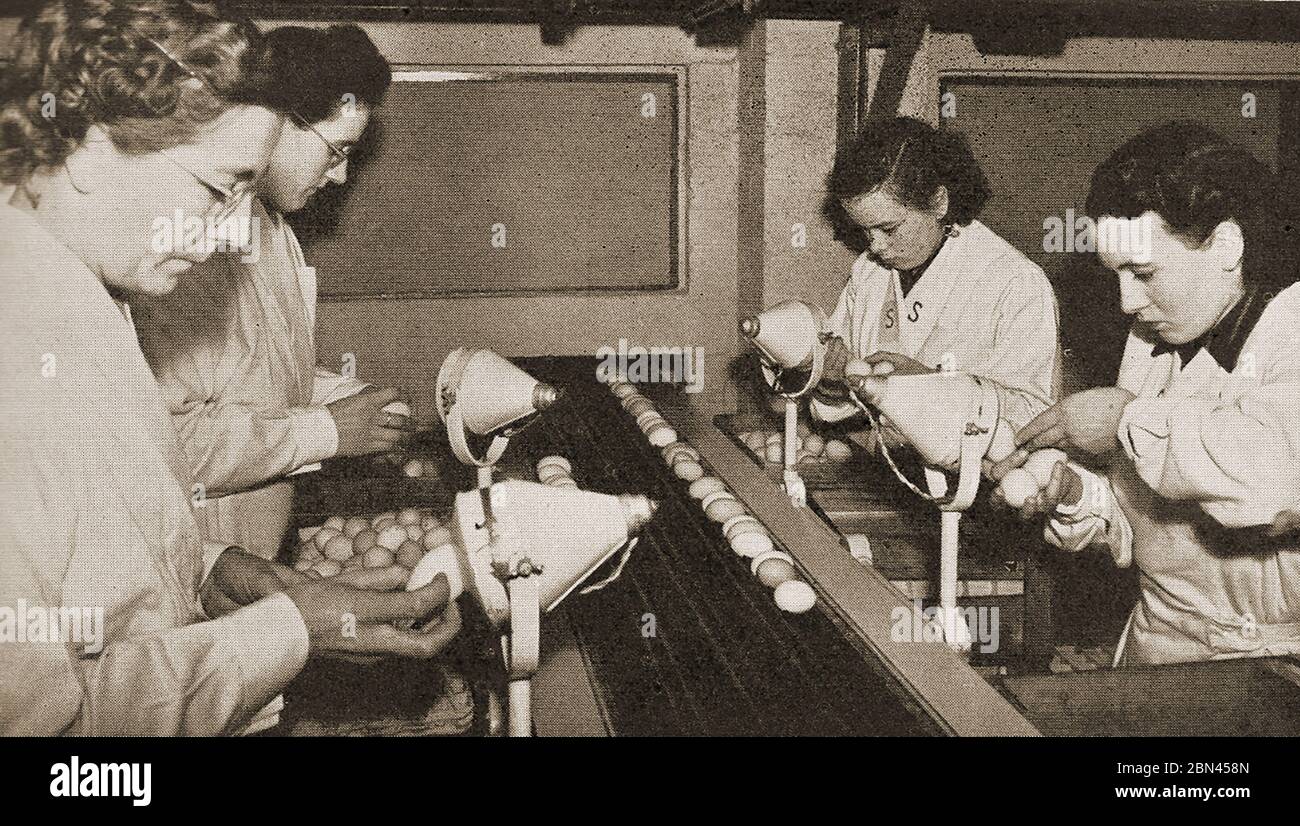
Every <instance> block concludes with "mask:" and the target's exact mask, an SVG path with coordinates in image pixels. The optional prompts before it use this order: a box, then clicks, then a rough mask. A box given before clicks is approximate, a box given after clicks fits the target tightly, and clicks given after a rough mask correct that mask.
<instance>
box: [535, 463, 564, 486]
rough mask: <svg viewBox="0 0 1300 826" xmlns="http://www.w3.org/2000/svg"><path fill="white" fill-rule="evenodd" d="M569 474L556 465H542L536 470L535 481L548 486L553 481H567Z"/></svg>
mask: <svg viewBox="0 0 1300 826" xmlns="http://www.w3.org/2000/svg"><path fill="white" fill-rule="evenodd" d="M568 476H569V472H568V471H567V470H565V469H564V468H562V467H559V466H558V465H544V466H543V467H541V468H538V470H537V481H539V482H541V483H542V484H543V485H549V484H550V483H551V481H552V480H553V479H567V478H568Z"/></svg>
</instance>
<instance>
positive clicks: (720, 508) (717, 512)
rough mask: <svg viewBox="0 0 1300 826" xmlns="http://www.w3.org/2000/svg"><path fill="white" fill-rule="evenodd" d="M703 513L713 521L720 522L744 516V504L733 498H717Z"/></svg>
mask: <svg viewBox="0 0 1300 826" xmlns="http://www.w3.org/2000/svg"><path fill="white" fill-rule="evenodd" d="M704 513H705V514H706V515H707V516H708V517H709V518H710V519H712V520H713V521H714V522H718V523H719V524H721V523H723V522H726V521H727V520H728V519H734V518H736V517H737V516H744V515H745V506H744V505H742V504H740V503H739V502H737V501H736V500H735V499H730V498H728V499H718V500H717V501H715V502H713V503H711V504H710V505H709V506H708V507H707V508H705V509H704Z"/></svg>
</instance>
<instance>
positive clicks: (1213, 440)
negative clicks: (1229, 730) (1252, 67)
mask: <svg viewBox="0 0 1300 826" xmlns="http://www.w3.org/2000/svg"><path fill="white" fill-rule="evenodd" d="M1279 202H1280V201H1279V200H1278V198H1277V193H1276V189H1275V186H1274V179H1273V175H1272V173H1271V172H1270V171H1269V170H1268V168H1267V167H1265V166H1264V165H1263V164H1262V163H1260V162H1259V161H1258V160H1256V159H1255V158H1254V157H1253V156H1251V155H1250V154H1249V153H1248V152H1246V151H1245V150H1243V149H1240V148H1238V147H1235V146H1233V145H1231V144H1229V143H1227V142H1226V141H1224V139H1223V138H1222V137H1221V136H1219V135H1218V134H1216V133H1215V132H1213V131H1211V130H1209V129H1207V128H1205V127H1203V126H1200V125H1197V124H1190V123H1171V124H1166V125H1164V126H1160V127H1156V128H1154V129H1152V130H1149V131H1147V132H1145V133H1143V134H1141V135H1138V136H1137V137H1135V138H1133V139H1132V140H1130V141H1128V142H1127V143H1125V144H1124V145H1123V146H1121V147H1119V149H1117V150H1116V151H1115V152H1114V153H1113V154H1112V155H1111V156H1110V157H1109V158H1108V159H1107V160H1106V161H1104V162H1103V163H1102V164H1101V165H1100V166H1099V167H1098V168H1097V170H1096V172H1095V173H1094V174H1093V178H1092V188H1091V191H1090V193H1089V196H1088V213H1089V215H1091V216H1093V218H1094V219H1096V220H1097V240H1098V257H1099V258H1100V259H1101V261H1102V262H1103V263H1104V264H1105V265H1106V266H1107V267H1108V268H1110V269H1111V270H1114V271H1115V273H1116V274H1117V275H1118V276H1119V291H1120V295H1121V297H1122V303H1123V307H1124V312H1126V313H1128V314H1129V315H1132V316H1134V324H1133V327H1132V329H1131V332H1130V334H1129V338H1128V343H1127V345H1126V348H1125V352H1124V357H1123V361H1122V362H1121V366H1120V373H1119V381H1118V383H1117V385H1116V386H1115V387H1102V388H1094V389H1092V390H1087V391H1084V392H1082V393H1076V394H1074V395H1072V396H1069V397H1067V398H1065V399H1063V400H1062V401H1061V402H1060V403H1059V404H1057V405H1055V406H1053V407H1052V408H1050V409H1049V410H1047V411H1046V412H1044V413H1043V414H1042V415H1041V416H1039V417H1038V418H1036V419H1035V420H1034V421H1032V422H1030V423H1029V425H1027V426H1026V427H1025V428H1024V429H1023V430H1022V431H1021V433H1019V434H1018V435H1017V441H1018V442H1020V443H1021V444H1022V445H1023V448H1022V449H1021V450H1019V451H1017V452H1016V453H1014V454H1012V456H1011V457H1010V458H1008V459H1007V460H1006V461H1005V462H1002V463H1001V464H999V465H998V466H997V467H995V468H994V469H993V471H992V472H993V475H994V476H995V477H997V478H1001V476H1002V475H1003V474H1005V472H1006V471H1008V470H1009V469H1010V468H1011V467H1014V466H1015V465H1017V464H1019V463H1020V462H1023V461H1024V459H1025V457H1026V455H1027V451H1030V450H1035V449H1038V448H1042V447H1049V446H1051V447H1058V448H1061V449H1064V450H1066V451H1067V452H1068V453H1071V454H1072V455H1073V456H1075V457H1076V458H1079V459H1082V460H1086V461H1087V462H1089V463H1091V464H1092V465H1093V466H1094V467H1100V468H1102V470H1103V472H1100V473H1094V472H1092V471H1090V470H1085V469H1083V468H1082V467H1079V466H1077V465H1076V466H1074V469H1072V467H1071V466H1069V465H1066V464H1065V463H1058V464H1057V465H1056V467H1055V468H1054V470H1053V476H1052V480H1051V482H1050V483H1049V484H1048V485H1047V487H1046V488H1045V489H1044V490H1043V491H1042V492H1040V493H1039V494H1038V495H1037V496H1035V497H1032V498H1031V500H1030V501H1029V502H1027V503H1026V505H1025V507H1024V508H1023V509H1022V512H1023V514H1024V515H1025V516H1026V517H1034V516H1037V515H1040V514H1043V513H1047V514H1048V516H1049V519H1048V522H1047V528H1046V536H1047V538H1048V540H1049V541H1052V542H1054V543H1055V544H1057V545H1059V546H1060V547H1062V548H1065V549H1067V550H1080V549H1082V548H1085V547H1089V546H1098V547H1102V548H1106V549H1108V550H1109V551H1110V552H1111V554H1112V555H1113V556H1114V558H1115V560H1116V562H1117V563H1118V564H1119V565H1121V566H1125V565H1129V564H1132V565H1134V566H1136V567H1137V569H1138V571H1139V574H1140V576H1139V583H1140V586H1141V595H1140V597H1139V600H1138V603H1137V605H1136V606H1135V608H1134V609H1133V613H1132V614H1131V616H1130V618H1129V623H1128V627H1127V628H1126V629H1125V633H1124V638H1123V639H1122V640H1121V643H1120V647H1119V651H1118V652H1117V654H1116V663H1117V664H1123V663H1142V664H1162V663H1174V662H1185V661H1191V660H1207V659H1227V658H1233V657H1250V656H1264V655H1274V654H1278V655H1280V654H1295V653H1297V652H1300V541H1298V540H1297V533H1296V530H1297V528H1300V414H1298V412H1297V411H1300V286H1294V285H1293V282H1294V281H1295V276H1296V264H1295V260H1294V257H1293V252H1292V250H1291V249H1290V245H1289V244H1288V242H1287V241H1286V233H1287V230H1288V229H1289V227H1288V225H1287V222H1286V221H1285V220H1284V219H1283V217H1282V216H1281V215H1280V214H1279V212H1278V209H1277V205H1278V204H1279Z"/></svg>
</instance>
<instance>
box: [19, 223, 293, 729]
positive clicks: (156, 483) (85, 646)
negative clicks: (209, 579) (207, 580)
mask: <svg viewBox="0 0 1300 826" xmlns="http://www.w3.org/2000/svg"><path fill="white" fill-rule="evenodd" d="M189 496H190V473H189V469H188V467H187V465H186V463H185V461H184V460H183V459H182V457H181V455H180V453H179V448H178V447H177V444H176V436H175V432H174V431H173V429H172V425H171V420H170V417H169V416H168V414H167V409H166V407H165V406H164V405H163V402H162V398H161V396H160V395H159V392H158V385H157V383H156V382H155V381H154V378H153V376H152V375H151V374H150V372H149V368H148V365H147V364H146V363H145V360H144V357H143V356H142V355H141V353H140V348H139V345H138V344H137V342H136V337H135V332H134V330H133V329H132V327H131V323H130V321H129V318H128V316H127V314H126V313H125V312H124V308H123V307H121V306H119V305H118V304H117V303H115V302H114V301H113V299H112V298H110V296H109V294H108V292H107V291H106V290H105V289H104V286H103V284H102V283H101V282H100V280H99V279H98V278H97V277H96V276H95V275H94V274H93V273H92V272H91V271H90V270H89V269H87V268H86V266H85V265H84V264H83V263H82V262H81V261H80V260H79V259H78V258H77V257H76V256H75V255H73V253H72V252H71V251H70V250H68V249H67V248H66V247H64V246H63V245H62V244H60V243H59V242H58V241H57V240H55V239H54V238H53V237H51V236H50V235H49V234H48V233H47V232H46V231H45V230H44V229H43V228H42V227H41V226H40V225H39V224H38V223H37V222H36V221H35V219H34V218H33V217H32V216H30V215H29V214H27V213H25V212H22V211H20V210H18V209H15V208H13V207H10V206H9V205H8V204H0V502H3V503H4V506H3V507H2V508H0V609H8V610H9V611H11V612H12V611H14V610H15V609H16V608H17V607H19V606H25V607H26V608H27V609H28V611H29V612H30V610H31V609H33V608H35V609H36V610H37V612H38V613H39V612H41V611H46V610H53V609H59V608H63V609H65V610H67V609H90V610H92V611H93V610H94V609H96V608H99V609H102V611H103V618H104V636H103V638H102V640H101V642H102V644H103V645H102V650H99V651H98V652H96V651H94V650H92V649H95V648H98V647H99V646H98V645H96V643H95V640H94V639H88V638H86V637H85V636H84V632H83V636H82V637H81V638H80V640H78V639H71V638H69V637H68V636H66V635H65V636H63V637H60V638H58V639H50V638H48V637H47V638H40V635H39V634H37V635H35V636H34V635H33V634H31V633H30V629H29V633H28V634H27V636H26V640H25V641H22V642H14V641H12V640H15V639H18V637H16V636H15V635H14V633H15V632H14V627H13V625H10V626H9V627H8V628H7V629H6V627H5V622H4V619H3V617H2V616H0V638H4V637H5V635H8V636H7V639H8V640H10V641H5V642H0V733H3V734H9V735H17V734H29V735H52V734H61V733H69V734H92V735H119V734H131V735H141V734H192V735H210V734H221V733H234V732H238V731H239V730H241V729H242V728H243V727H244V726H245V725H247V724H248V723H249V722H250V721H251V720H253V719H254V717H255V716H256V715H257V713H258V711H259V710H260V709H263V707H265V706H266V705H267V703H268V701H271V700H272V698H273V697H275V695H276V694H277V693H278V692H279V691H280V690H281V688H282V687H283V686H284V685H285V683H287V682H288V681H289V680H290V679H292V678H293V676H294V675H295V674H297V672H298V671H299V670H300V669H301V668H302V666H303V664H304V662H305V661H306V657H307V646H308V640H307V629H306V627H305V626H304V624H303V620H302V616H301V615H300V614H299V613H298V610H297V608H296V607H295V606H294V604H293V601H292V600H290V599H289V597H288V596H286V595H285V594H276V595H274V596H271V597H268V598H266V599H263V600H260V601H258V602H256V603H254V604H252V605H249V606H246V607H244V608H242V609H240V610H238V611H235V612H233V613H231V614H228V615H226V616H224V617H221V618H220V619H216V620H206V618H205V617H204V616H203V615H202V610H201V606H200V605H199V601H198V598H197V589H198V587H199V585H200V583H201V580H202V577H204V576H205V575H206V573H207V570H208V566H210V564H211V563H213V562H215V560H216V557H217V556H218V555H219V554H220V552H221V551H222V550H223V549H224V547H225V546H224V545H208V546H206V547H205V545H204V543H203V539H202V535H201V533H200V530H199V526H198V524H197V523H196V522H195V519H194V516H193V513H192V511H191V509H190V500H189ZM10 616H11V617H13V616H14V615H13V614H11V615H10ZM28 616H29V618H30V617H32V616H34V615H33V614H30V613H29V614H28ZM11 621H12V620H11Z"/></svg>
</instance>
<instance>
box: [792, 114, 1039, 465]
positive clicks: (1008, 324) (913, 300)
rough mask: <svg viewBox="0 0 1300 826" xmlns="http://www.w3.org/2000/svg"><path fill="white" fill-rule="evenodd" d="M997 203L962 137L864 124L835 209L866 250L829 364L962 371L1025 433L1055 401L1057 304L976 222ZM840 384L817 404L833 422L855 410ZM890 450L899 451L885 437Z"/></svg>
mask: <svg viewBox="0 0 1300 826" xmlns="http://www.w3.org/2000/svg"><path fill="white" fill-rule="evenodd" d="M989 195H990V192H989V188H988V183H987V181H986V180H985V178H984V174H983V172H982V171H981V170H980V168H979V164H978V163H977V162H976V160H975V158H974V156H973V155H972V154H971V151H970V147H969V146H968V145H967V143H966V141H965V140H964V139H963V138H962V137H961V136H960V135H959V134H957V133H953V132H947V131H942V130H938V129H935V128H934V127H932V126H930V125H928V124H926V123H923V122H921V121H917V120H913V119H910V118H897V119H895V120H892V121H888V122H884V123H876V124H868V125H867V126H866V127H865V128H864V130H863V133H862V135H861V137H860V138H859V139H858V141H857V143H856V144H854V145H853V146H852V147H851V148H850V149H849V150H848V151H847V152H845V153H844V154H843V155H842V156H841V157H840V158H839V159H837V161H836V163H835V167H834V168H833V169H832V170H831V173H830V176H829V180H828V195H827V207H828V212H829V213H830V216H831V218H832V220H833V221H835V222H836V223H837V224H838V225H839V226H841V227H842V228H843V227H850V228H851V229H849V230H848V234H851V235H857V236H859V237H860V238H861V240H862V241H864V242H865V246H866V250H865V251H864V252H863V253H862V255H861V256H859V258H858V260H857V261H856V262H855V263H854V265H853V273H852V275H851V276H850V277H849V280H848V283H847V284H846V285H845V286H844V290H843V292H842V293H841V294H840V299H839V303H838V304H837V305H836V307H835V312H834V313H833V314H832V315H831V317H830V330H831V331H832V332H833V333H834V334H835V335H836V336H838V338H839V339H840V340H841V341H842V342H843V345H844V346H843V347H842V348H841V347H839V345H835V349H836V350H837V353H836V354H835V355H833V356H831V357H828V359H827V361H828V364H831V365H832V370H833V369H834V365H836V364H842V363H843V362H844V361H845V360H846V359H848V358H860V359H865V360H866V361H867V362H869V363H872V364H876V363H879V362H882V361H887V362H889V363H890V364H892V365H893V369H894V371H895V372H897V373H899V374H916V373H932V372H939V371H944V370H946V371H960V372H965V373H971V374H974V375H977V376H980V377H981V378H985V379H989V380H991V381H992V382H993V384H995V385H996V387H997V390H998V394H999V396H1000V401H1001V409H1002V417H1003V418H1004V419H1007V420H1008V421H1010V422H1011V423H1013V424H1014V425H1015V426H1017V427H1019V426H1021V425H1023V424H1024V423H1026V422H1028V421H1029V420H1030V419H1032V418H1033V417H1034V416H1035V415H1037V414H1038V413H1040V412H1042V410H1044V409H1045V408H1046V407H1047V406H1048V405H1050V404H1051V403H1052V402H1053V401H1054V400H1055V394H1056V393H1057V390H1058V385H1059V378H1058V377H1059V371H1060V360H1059V356H1058V347H1057V337H1056V336H1057V312H1056V299H1055V296H1054V295H1053V293H1052V286H1051V284H1050V283H1049V282H1048V280H1047V277H1046V276H1045V275H1044V274H1043V271H1042V270H1041V269H1040V268H1039V267H1038V266H1037V265H1035V264H1034V263H1033V262H1031V261H1030V260H1029V259H1028V258H1026V257H1025V256H1024V255H1023V254H1022V253H1021V252H1020V251H1019V250H1017V249H1016V248H1014V247H1013V246H1011V245H1010V244H1009V243H1007V242H1006V241H1004V240H1003V239H1002V238H1000V237H999V236H998V235H997V234H996V233H994V232H993V231H992V230H990V229H989V228H988V227H986V226H984V225H983V224H981V223H980V222H979V221H977V220H976V216H977V215H978V214H979V212H980V210H981V209H982V208H983V206H984V203H985V202H986V201H987V200H988V198H989ZM843 393H844V391H843V388H842V386H840V385H839V383H838V382H825V383H823V386H822V388H819V394H818V395H817V396H816V397H814V399H813V401H812V405H811V406H812V412H813V415H814V416H816V417H818V418H820V419H822V420H825V421H840V420H843V419H846V418H848V417H850V416H852V415H853V414H854V413H855V412H856V407H855V406H854V405H853V404H852V403H851V402H849V401H848V400H847V399H846V398H845V397H844V396H843ZM886 434H887V436H888V437H889V441H890V442H896V441H897V438H898V436H897V434H896V433H895V432H893V429H892V428H888V427H887V428H886Z"/></svg>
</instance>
